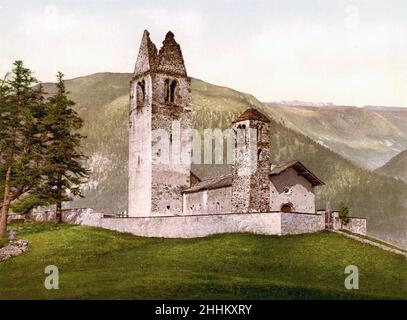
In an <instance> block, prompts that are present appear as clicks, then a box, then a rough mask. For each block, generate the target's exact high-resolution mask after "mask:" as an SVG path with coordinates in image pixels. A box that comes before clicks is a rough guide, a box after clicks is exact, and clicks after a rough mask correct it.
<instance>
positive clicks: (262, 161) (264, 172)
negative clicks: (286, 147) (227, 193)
mask: <svg viewBox="0 0 407 320" xmlns="http://www.w3.org/2000/svg"><path fill="white" fill-rule="evenodd" d="M232 129H233V134H234V142H235V146H234V147H235V148H234V156H233V165H232V212H235V213H249V212H269V211H270V179H269V174H270V120H269V118H268V117H267V116H266V115H265V114H263V113H262V112H261V111H259V110H258V109H256V108H255V107H254V106H252V107H250V108H249V109H247V110H246V111H245V112H243V113H242V114H241V115H240V116H239V117H238V118H237V119H236V120H235V121H233V126H232Z"/></svg>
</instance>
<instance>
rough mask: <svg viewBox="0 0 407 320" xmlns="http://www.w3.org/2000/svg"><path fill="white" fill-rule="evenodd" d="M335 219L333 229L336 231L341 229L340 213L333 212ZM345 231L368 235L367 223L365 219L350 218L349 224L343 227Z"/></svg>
mask: <svg viewBox="0 0 407 320" xmlns="http://www.w3.org/2000/svg"><path fill="white" fill-rule="evenodd" d="M332 217H333V228H334V229H335V230H340V229H341V220H340V219H339V213H338V212H332ZM342 229H343V230H348V231H350V232H354V233H359V234H363V235H366V234H367V221H366V219H365V218H356V217H350V220H349V223H348V224H347V225H344V226H342Z"/></svg>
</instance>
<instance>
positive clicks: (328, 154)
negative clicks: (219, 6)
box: [45, 73, 407, 247]
mask: <svg viewBox="0 0 407 320" xmlns="http://www.w3.org/2000/svg"><path fill="white" fill-rule="evenodd" d="M129 79H130V74H115V73H100V74H95V75H91V76H87V77H83V78H78V79H73V80H69V81H67V88H68V89H69V90H70V91H71V96H72V98H73V99H74V100H75V101H76V102H77V106H76V108H77V110H78V111H79V113H80V115H81V116H82V117H83V118H84V120H85V128H84V130H83V131H84V134H85V135H87V136H88V139H87V141H86V143H85V145H84V150H85V151H86V153H87V154H89V156H90V166H91V169H92V171H93V174H92V177H91V181H90V183H89V184H88V185H87V188H88V189H87V192H86V198H84V199H80V200H78V201H76V202H75V203H73V205H74V206H91V207H95V208H96V209H98V210H103V211H106V212H118V211H121V210H125V209H126V208H127V159H128V150H127V143H128V137H127V122H128V83H129ZM45 89H48V90H51V87H50V86H49V85H47V86H45ZM192 103H193V118H194V126H195V128H197V129H203V128H208V127H212V128H222V129H225V128H227V127H229V125H230V123H231V121H232V120H234V119H235V118H236V117H237V116H238V115H239V114H240V113H241V112H243V111H244V110H245V109H246V108H247V106H248V105H250V104H255V105H256V106H257V107H259V108H261V109H263V110H264V111H265V112H266V113H268V114H269V116H271V117H272V118H276V117H275V114H273V110H272V109H271V108H270V107H268V106H265V105H263V104H262V103H260V102H259V101H258V100H256V99H255V98H254V97H253V96H251V95H248V94H244V93H241V92H238V91H235V90H232V89H229V88H224V87H219V86H215V85H211V84H208V83H205V82H203V81H200V80H196V79H193V81H192ZM271 131H272V132H271V143H272V146H273V147H272V159H273V161H284V160H290V159H298V160H301V161H302V162H303V163H304V164H305V165H306V166H307V167H309V168H310V169H311V170H312V171H313V172H315V174H316V175H317V176H319V177H320V178H321V179H322V180H323V181H325V182H326V183H327V185H326V186H325V187H323V188H320V189H319V190H318V193H317V205H318V207H319V208H324V207H325V205H326V202H327V201H329V202H330V203H331V207H332V208H336V207H337V205H338V203H339V202H340V201H345V202H346V203H347V204H348V205H349V206H350V207H351V209H352V213H353V214H354V215H356V216H367V217H369V222H368V229H369V230H368V231H369V233H370V234H372V235H374V236H377V237H379V238H382V239H383V240H385V241H389V242H394V243H395V244H397V245H400V246H404V247H407V239H405V235H404V230H405V228H406V225H407V219H406V217H405V215H403V213H405V212H406V211H407V208H406V206H407V204H406V203H405V200H404V199H405V198H407V185H406V184H403V183H402V182H397V181H395V180H394V179H392V178H387V177H383V176H380V175H377V174H374V173H371V172H370V171H368V170H366V169H363V168H361V167H358V166H357V165H355V164H354V163H352V162H351V161H348V160H346V159H344V158H343V157H341V156H339V155H338V154H336V153H334V152H332V151H330V150H329V149H327V148H325V147H323V146H321V145H320V144H318V143H315V142H314V141H313V140H312V139H310V138H308V137H306V136H304V135H302V134H300V133H298V132H296V131H295V130H291V129H288V128H287V127H285V126H284V125H282V124H280V123H278V122H274V121H273V122H272V130H271ZM383 190H385V192H383Z"/></svg>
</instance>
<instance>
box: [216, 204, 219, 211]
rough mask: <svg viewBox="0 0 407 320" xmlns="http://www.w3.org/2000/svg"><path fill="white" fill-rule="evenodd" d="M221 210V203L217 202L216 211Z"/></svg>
mask: <svg viewBox="0 0 407 320" xmlns="http://www.w3.org/2000/svg"><path fill="white" fill-rule="evenodd" d="M219 211H220V203H219V202H216V212H219Z"/></svg>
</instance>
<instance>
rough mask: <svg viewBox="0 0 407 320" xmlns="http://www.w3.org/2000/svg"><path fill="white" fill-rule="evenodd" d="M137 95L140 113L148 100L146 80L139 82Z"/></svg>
mask: <svg viewBox="0 0 407 320" xmlns="http://www.w3.org/2000/svg"><path fill="white" fill-rule="evenodd" d="M136 94H137V112H139V111H140V110H141V108H142V107H143V106H144V103H145V98H146V82H145V81H144V80H141V81H139V82H137V89H136Z"/></svg>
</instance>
